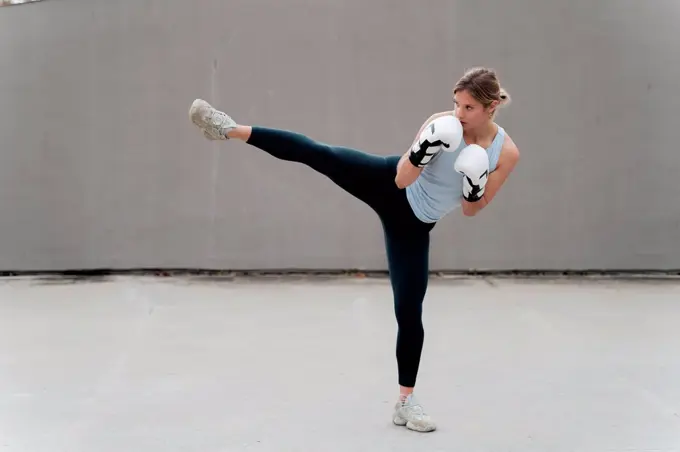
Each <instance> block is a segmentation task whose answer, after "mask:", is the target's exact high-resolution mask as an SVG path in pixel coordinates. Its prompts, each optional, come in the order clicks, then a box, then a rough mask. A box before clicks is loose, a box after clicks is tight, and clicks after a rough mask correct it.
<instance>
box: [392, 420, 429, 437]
mask: <svg viewBox="0 0 680 452" xmlns="http://www.w3.org/2000/svg"><path fill="white" fill-rule="evenodd" d="M392 422H393V423H394V425H398V426H400V427H406V428H407V429H409V430H413V431H415V432H421V433H428V432H433V431H435V430H436V429H437V427H433V426H425V427H421V426H418V425H416V424H414V423H413V422H411V421H406V420H404V419H402V418H399V417H395V418H393V419H392Z"/></svg>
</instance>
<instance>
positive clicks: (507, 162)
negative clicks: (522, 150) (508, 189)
mask: <svg viewBox="0 0 680 452" xmlns="http://www.w3.org/2000/svg"><path fill="white" fill-rule="evenodd" d="M518 161H519V149H517V146H516V145H515V143H514V142H513V141H512V139H511V138H510V137H509V136H507V135H506V137H505V142H504V143H503V148H502V149H501V155H500V156H498V163H497V164H496V169H495V170H494V172H493V173H491V174H490V175H489V179H488V180H487V182H486V186H485V188H484V195H483V196H482V198H481V199H480V200H479V201H476V202H468V201H466V200H465V199H463V201H462V206H461V207H462V211H463V215H465V216H466V217H472V216H475V215H476V214H477V213H478V212H479V211H480V210H482V209H483V208H485V207H486V206H488V205H489V203H490V202H491V200H493V198H494V197H495V196H496V194H497V193H498V191H499V190H500V189H501V187H502V186H503V184H505V181H506V180H507V179H508V176H510V173H511V172H512V170H514V169H515V166H516V165H517V162H518Z"/></svg>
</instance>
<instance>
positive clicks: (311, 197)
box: [0, 0, 680, 270]
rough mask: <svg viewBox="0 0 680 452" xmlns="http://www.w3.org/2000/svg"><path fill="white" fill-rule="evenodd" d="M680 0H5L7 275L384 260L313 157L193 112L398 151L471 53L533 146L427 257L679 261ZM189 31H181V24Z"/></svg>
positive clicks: (1, 212) (550, 263) (486, 265)
mask: <svg viewBox="0 0 680 452" xmlns="http://www.w3.org/2000/svg"><path fill="white" fill-rule="evenodd" d="M679 17H680V4H678V2H676V1H674V0H655V1H653V2H643V1H638V0H600V1H598V2H592V1H590V0H576V1H570V2H545V1H544V0H516V1H512V2H508V1H506V0H478V1H475V2H468V1H462V0H460V1H454V0H446V1H445V0H428V1H426V2H395V1H394V0H370V1H366V0H314V1H311V0H307V1H302V0H288V1H285V2H278V1H275V0H239V1H236V0H230V1H224V0H201V1H186V2H180V1H177V0H145V1H140V0H119V1H111V0H49V1H45V2H41V3H36V4H31V5H24V6H15V7H9V8H2V10H0V143H1V152H0V159H1V160H0V231H1V233H0V250H2V252H0V269H2V270H8V269H13V270H52V269H78V268H93V267H96V268H100V267H108V268H114V269H115V268H129V267H205V268H236V269H250V268H265V269H268V268H324V269H335V268H363V269H384V268H385V257H384V250H383V241H382V240H383V238H382V231H381V228H380V224H379V222H378V220H377V218H376V217H375V216H374V214H373V213H372V212H371V211H370V210H369V209H368V208H367V207H365V206H363V205H362V204H360V203H359V202H357V201H355V200H354V199H352V198H350V197H349V196H348V195H346V194H345V193H344V192H342V191H340V190H339V189H337V188H336V187H335V186H333V185H332V184H331V183H330V182H329V181H327V180H326V179H325V178H323V177H321V176H319V175H317V174H314V173H312V172H311V170H309V169H307V168H306V167H302V166H299V165H294V164H289V163H285V162H280V161H277V160H275V159H273V158H271V157H269V156H267V155H266V154H264V153H262V152H259V151H258V150H256V149H254V148H250V147H248V146H246V145H244V144H242V143H236V142H233V143H232V142H230V143H219V144H215V143H209V142H207V141H206V140H204V139H203V137H202V136H201V135H200V133H198V132H197V130H196V129H195V128H194V127H193V126H192V125H191V124H190V122H189V120H188V117H187V110H188V107H189V105H190V103H191V101H193V99H194V98H196V97H202V98H205V99H207V100H209V101H211V102H213V103H214V104H216V105H217V106H219V107H220V108H223V109H225V110H227V111H228V112H229V113H230V114H232V115H233V116H234V117H235V118H236V119H237V120H238V121H239V122H241V123H256V124H262V125H268V126H274V127H281V128H288V129H294V130H296V131H299V132H302V133H306V134H309V135H310V136H312V137H313V138H316V139H319V140H321V141H325V142H331V143H334V144H343V145H347V146H353V147H357V148H360V149H362V150H365V151H368V152H372V153H378V154H401V153H402V152H404V150H405V149H406V148H407V147H408V145H409V143H410V141H411V140H412V139H413V137H414V135H415V133H416V132H417V130H418V128H419V126H420V124H421V123H422V121H423V120H424V119H425V118H427V117H428V116H429V115H430V114H431V113H433V112H436V111H441V110H444V109H449V108H451V101H450V99H451V88H452V86H453V84H454V83H455V81H456V80H457V78H458V77H460V75H461V74H462V73H463V71H464V70H465V69H466V68H467V67H470V66H474V65H487V66H490V67H493V68H495V69H496V70H497V71H498V73H499V75H500V76H501V80H502V83H503V84H504V86H505V87H506V88H507V89H508V90H509V92H510V93H511V95H512V96H513V104H512V105H511V106H510V107H509V108H508V109H507V110H504V111H503V112H502V114H501V115H500V116H499V117H498V121H499V123H500V124H501V125H503V126H504V127H505V128H506V129H507V130H508V132H509V133H510V135H511V136H512V137H513V139H514V140H515V142H516V143H517V144H518V146H519V147H520V150H521V152H522V160H521V162H520V165H519V166H518V168H517V170H516V172H515V173H514V174H513V175H512V176H511V179H510V180H509V182H508V184H507V186H506V187H505V188H504V189H503V190H502V191H501V193H500V194H499V195H498V197H497V199H496V200H495V201H494V202H493V203H492V205H490V206H489V208H488V209H487V210H485V211H483V212H482V213H481V214H480V215H479V216H478V217H475V218H464V217H462V215H460V214H459V213H458V212H457V213H454V214H453V215H451V216H449V217H447V218H446V219H445V220H444V221H442V222H441V223H440V224H439V225H438V226H437V227H436V228H435V230H434V232H433V246H432V255H431V265H432V268H433V269H467V268H481V269H584V268H586V269H588V268H589V269H592V268H610V269H640V268H657V269H668V268H679V267H680V240H678V238H679V234H678V230H679V223H680V201H678V200H679V199H680V184H678V179H677V174H678V170H680V155H679V154H678V152H679V149H678V140H677V139H676V136H677V133H678V119H680V118H679V113H678V111H679V108H680V100H679V97H678V96H677V90H678V88H677V87H678V80H680V59H679V58H678V52H677V51H676V50H677V49H676V46H677V43H678V38H679V37H680V34H679V32H678V26H677V20H678V18H679ZM175 24H176V26H177V28H175V29H174V30H173V29H172V27H174V26H175Z"/></svg>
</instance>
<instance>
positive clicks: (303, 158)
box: [189, 99, 395, 211]
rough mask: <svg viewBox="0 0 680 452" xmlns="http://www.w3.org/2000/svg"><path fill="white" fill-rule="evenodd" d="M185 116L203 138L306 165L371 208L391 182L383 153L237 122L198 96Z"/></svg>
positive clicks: (388, 165) (375, 205) (376, 204)
mask: <svg viewBox="0 0 680 452" xmlns="http://www.w3.org/2000/svg"><path fill="white" fill-rule="evenodd" d="M189 116H190V117H191V120H192V122H193V123H194V124H196V125H197V126H198V127H199V128H200V129H201V130H203V134H204V135H205V136H206V138H208V139H211V140H228V139H238V140H241V141H244V142H246V143H247V144H249V145H252V146H254V147H256V148H259V149H261V150H263V151H265V152H267V153H269V154H270V155H272V156H273V157H276V158H277V159H280V160H285V161H289V162H296V163H300V164H303V165H306V166H308V167H310V168H312V169H314V170H315V171H317V172H318V173H320V174H323V175H325V176H326V177H328V178H329V179H331V180H332V181H333V182H334V183H335V184H336V185H338V186H339V187H340V188H342V189H343V190H345V191H346V192H348V193H349V194H351V195H353V196H354V197H355V198H358V199H360V200H361V201H364V202H365V203H366V204H368V205H369V206H370V207H372V208H373V210H376V211H377V210H379V208H380V206H381V205H382V204H383V200H384V196H383V193H384V192H385V191H386V190H390V189H391V187H392V186H395V183H394V176H393V171H392V169H391V167H390V166H391V163H390V162H389V161H388V160H387V158H386V157H383V156H378V155H373V154H368V153H366V152H361V151H358V150H355V149H350V148H347V147H342V146H330V145H327V144H324V143H320V142H318V141H315V140H313V139H311V138H309V137H307V136H305V135H302V134H300V133H297V132H291V131H287V130H280V129H274V128H267V127H254V126H247V125H239V124H237V123H236V122H235V121H234V120H233V119H232V118H231V117H229V116H228V115H227V114H226V113H224V112H221V111H219V110H216V109H215V108H213V107H212V106H211V105H210V104H208V103H207V102H205V101H203V100H200V99H198V100H196V101H194V103H193V104H192V106H191V108H190V110H189ZM390 178H391V179H390Z"/></svg>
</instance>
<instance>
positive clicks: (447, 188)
mask: <svg viewBox="0 0 680 452" xmlns="http://www.w3.org/2000/svg"><path fill="white" fill-rule="evenodd" d="M504 141H505V130H504V129H503V128H502V127H501V126H498V133H497V134H496V136H495V137H494V139H493V141H492V142H491V145H490V146H489V147H488V148H487V149H486V153H487V154H488V156H489V174H491V173H492V172H493V171H494V170H495V169H496V164H497V163H498V157H499V156H500V155H501V149H502V148H503V142H504ZM465 147H467V143H465V140H462V141H461V143H460V146H458V149H456V150H455V151H453V152H444V151H442V152H440V153H439V154H437V155H436V156H435V157H434V158H433V159H432V160H431V161H430V163H428V164H427V166H425V168H423V171H422V172H421V173H420V176H418V179H416V181H415V182H414V183H412V184H411V185H409V186H408V187H406V198H407V199H408V202H409V204H410V205H411V209H413V213H414V214H415V215H416V217H417V218H418V219H419V220H420V221H422V222H424V223H435V222H437V221H439V220H441V219H442V218H443V217H444V216H445V215H447V214H448V213H450V212H451V211H453V210H454V209H456V208H458V207H460V204H461V200H462V199H463V191H462V190H463V175H462V174H460V173H458V172H457V171H456V170H455V169H453V164H454V163H455V161H456V159H457V158H458V155H459V154H460V151H462V150H463V149H464V148H465Z"/></svg>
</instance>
